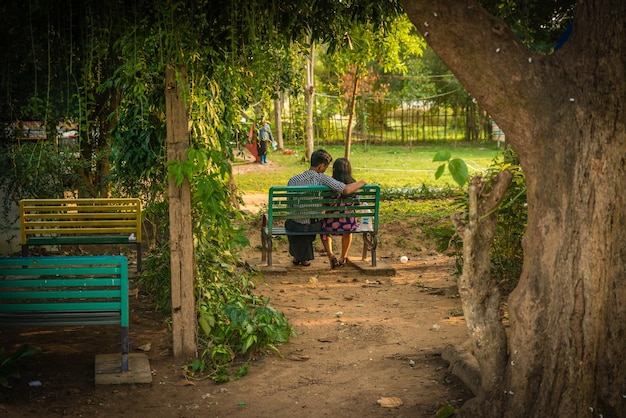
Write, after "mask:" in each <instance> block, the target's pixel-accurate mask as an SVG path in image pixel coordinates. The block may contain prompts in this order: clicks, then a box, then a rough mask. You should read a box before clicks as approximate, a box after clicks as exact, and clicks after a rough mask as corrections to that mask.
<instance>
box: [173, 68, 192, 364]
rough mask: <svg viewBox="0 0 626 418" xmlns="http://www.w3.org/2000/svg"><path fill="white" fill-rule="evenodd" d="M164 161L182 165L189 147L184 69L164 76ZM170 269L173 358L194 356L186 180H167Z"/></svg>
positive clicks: (190, 251) (188, 189) (185, 75)
mask: <svg viewBox="0 0 626 418" xmlns="http://www.w3.org/2000/svg"><path fill="white" fill-rule="evenodd" d="M165 79H166V80H165V82H166V89H165V108H166V120H167V161H168V163H172V162H178V163H180V162H183V161H185V160H186V159H187V150H188V148H189V132H188V129H187V124H188V115H187V106H186V103H185V98H184V94H183V93H184V90H185V86H186V83H187V73H186V69H185V68H184V67H181V68H179V69H178V71H176V69H174V68H171V67H168V68H167V69H166V73H165ZM168 192H169V214H170V256H171V261H170V266H171V274H172V278H171V280H172V337H173V350H174V356H175V357H183V356H185V357H189V356H195V355H196V330H197V324H196V304H195V298H194V266H195V263H194V257H193V234H192V224H191V188H190V184H189V180H188V179H187V178H185V179H184V180H183V181H182V183H181V184H180V185H177V184H176V179H174V178H173V177H170V179H169V185H168Z"/></svg>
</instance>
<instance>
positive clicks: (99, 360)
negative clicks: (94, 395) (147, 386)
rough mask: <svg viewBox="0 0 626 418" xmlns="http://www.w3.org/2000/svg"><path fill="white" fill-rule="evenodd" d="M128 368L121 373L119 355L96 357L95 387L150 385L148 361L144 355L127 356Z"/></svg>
mask: <svg viewBox="0 0 626 418" xmlns="http://www.w3.org/2000/svg"><path fill="white" fill-rule="evenodd" d="M128 368H129V370H128V372H125V373H122V355H121V354H98V355H96V385H122V384H134V383H152V370H150V360H148V356H147V355H145V354H144V353H130V354H128Z"/></svg>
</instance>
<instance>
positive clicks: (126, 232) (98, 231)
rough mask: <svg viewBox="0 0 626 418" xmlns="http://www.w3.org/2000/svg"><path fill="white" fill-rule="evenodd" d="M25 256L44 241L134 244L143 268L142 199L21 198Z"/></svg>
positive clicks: (55, 242) (53, 242)
mask: <svg viewBox="0 0 626 418" xmlns="http://www.w3.org/2000/svg"><path fill="white" fill-rule="evenodd" d="M20 232H21V244H22V256H23V257H28V248H29V247H31V246H41V245H57V246H58V245H106V244H126V245H134V246H135V247H136V250H137V271H140V270H141V202H140V200H139V199H136V198H99V199H24V200H21V201H20Z"/></svg>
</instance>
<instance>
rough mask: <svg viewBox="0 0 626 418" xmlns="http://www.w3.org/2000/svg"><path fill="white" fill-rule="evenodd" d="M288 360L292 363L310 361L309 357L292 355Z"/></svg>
mask: <svg viewBox="0 0 626 418" xmlns="http://www.w3.org/2000/svg"><path fill="white" fill-rule="evenodd" d="M287 358H288V359H289V360H293V361H307V360H308V359H310V358H311V357H309V356H299V355H297V354H292V355H290V356H289V357H287Z"/></svg>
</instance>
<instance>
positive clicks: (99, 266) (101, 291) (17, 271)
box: [0, 255, 130, 372]
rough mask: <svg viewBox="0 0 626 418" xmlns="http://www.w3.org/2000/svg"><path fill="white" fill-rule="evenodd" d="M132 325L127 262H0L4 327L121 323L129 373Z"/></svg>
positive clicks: (95, 258)
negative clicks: (130, 327) (130, 330)
mask: <svg viewBox="0 0 626 418" xmlns="http://www.w3.org/2000/svg"><path fill="white" fill-rule="evenodd" d="M128 323H129V308H128V262H127V260H126V257H124V256H120V255H115V256H67V257H57V256H46V257H15V258H0V327H1V326H24V327H27V326H55V325H56V326H66V325H110V324H113V325H117V324H119V325H121V327H122V371H123V372H126V371H128V350H129V345H130V340H129V335H128Z"/></svg>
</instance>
